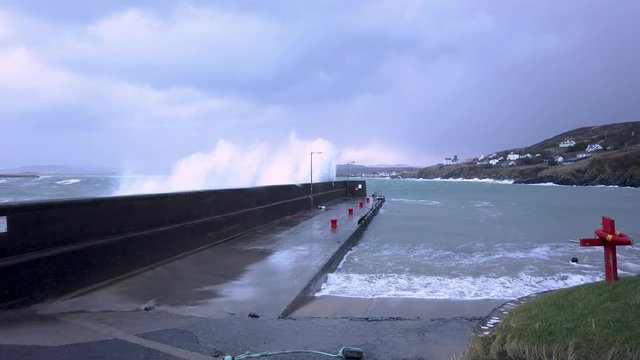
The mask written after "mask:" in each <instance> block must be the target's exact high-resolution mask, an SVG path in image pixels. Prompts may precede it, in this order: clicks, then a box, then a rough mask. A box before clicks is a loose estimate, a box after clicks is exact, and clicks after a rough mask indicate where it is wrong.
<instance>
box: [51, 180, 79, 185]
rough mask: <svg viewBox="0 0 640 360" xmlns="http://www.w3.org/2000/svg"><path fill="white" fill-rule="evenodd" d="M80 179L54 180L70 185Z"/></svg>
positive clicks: (57, 182)
mask: <svg viewBox="0 0 640 360" xmlns="http://www.w3.org/2000/svg"><path fill="white" fill-rule="evenodd" d="M81 181H82V180H80V179H69V180H61V181H56V184H59V185H71V184H76V183H79V182H81Z"/></svg>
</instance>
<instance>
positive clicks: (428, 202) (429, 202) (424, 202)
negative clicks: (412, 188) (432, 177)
mask: <svg viewBox="0 0 640 360" xmlns="http://www.w3.org/2000/svg"><path fill="white" fill-rule="evenodd" d="M387 201H391V202H401V203H408V204H421V205H432V206H433V205H440V202H439V201H435V200H421V199H398V198H391V199H387Z"/></svg>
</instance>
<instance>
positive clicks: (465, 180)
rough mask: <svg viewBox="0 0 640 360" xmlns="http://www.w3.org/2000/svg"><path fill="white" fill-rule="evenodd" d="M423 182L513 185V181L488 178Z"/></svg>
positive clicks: (437, 179) (441, 179)
mask: <svg viewBox="0 0 640 360" xmlns="http://www.w3.org/2000/svg"><path fill="white" fill-rule="evenodd" d="M425 181H450V182H478V183H489V184H505V185H511V184H513V183H514V182H515V180H496V179H489V178H483V179H479V178H472V179H463V178H456V179H443V178H433V179H425Z"/></svg>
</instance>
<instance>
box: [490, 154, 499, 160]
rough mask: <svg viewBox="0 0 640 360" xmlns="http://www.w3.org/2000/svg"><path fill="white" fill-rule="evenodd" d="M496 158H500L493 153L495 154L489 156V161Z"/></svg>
mask: <svg viewBox="0 0 640 360" xmlns="http://www.w3.org/2000/svg"><path fill="white" fill-rule="evenodd" d="M496 156H498V154H496V153H493V154H491V155H489V159H493V158H494V157H496Z"/></svg>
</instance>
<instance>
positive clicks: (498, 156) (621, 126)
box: [418, 121, 640, 187]
mask: <svg viewBox="0 0 640 360" xmlns="http://www.w3.org/2000/svg"><path fill="white" fill-rule="evenodd" d="M561 143H563V145H564V147H561V146H560V145H561ZM418 176H419V177H422V178H450V179H454V178H465V179H470V178H491V179H499V180H515V181H516V182H518V183H545V182H552V183H556V184H561V185H619V186H633V187H640V121H634V122H626V123H618V124H609V125H601V126H591V127H583V128H579V129H575V130H571V131H567V132H564V133H562V134H559V135H557V136H554V137H552V138H549V139H546V140H543V141H541V142H539V143H537V144H534V145H530V146H526V147H522V148H515V149H508V150H502V151H497V152H495V153H492V154H487V155H484V156H482V157H480V158H476V159H472V160H469V161H466V162H463V163H458V164H452V165H443V164H440V165H434V166H430V167H427V168H424V169H421V170H420V171H419V172H418Z"/></svg>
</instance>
